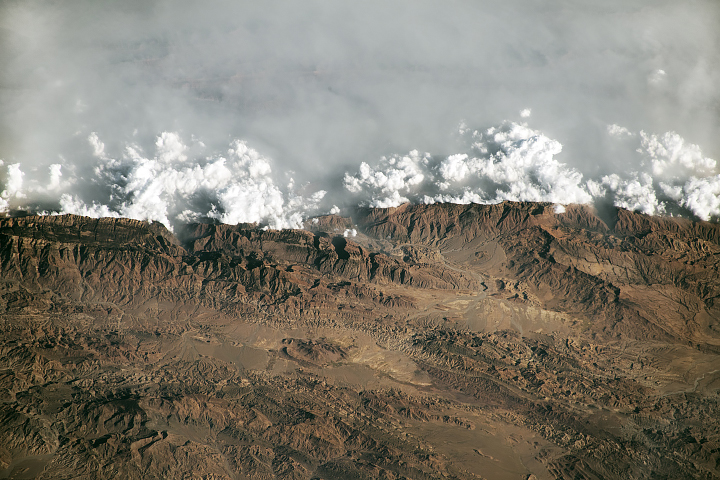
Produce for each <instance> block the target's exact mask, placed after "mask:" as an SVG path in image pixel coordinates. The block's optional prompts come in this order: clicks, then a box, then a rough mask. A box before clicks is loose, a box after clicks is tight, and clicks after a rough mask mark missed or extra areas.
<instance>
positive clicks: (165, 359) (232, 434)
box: [0, 202, 720, 479]
mask: <svg viewBox="0 0 720 480" xmlns="http://www.w3.org/2000/svg"><path fill="white" fill-rule="evenodd" d="M719 264H720V227H719V226H718V225H716V224H710V223H705V222H690V221H688V220H682V219H674V218H658V217H648V216H644V215H640V214H636V213H632V212H628V211H625V210H617V211H616V212H612V214H611V215H603V216H602V218H601V217H600V216H598V214H597V213H596V212H595V211H593V210H592V209H591V208H589V207H585V206H569V207H567V208H566V210H565V212H564V213H559V214H558V213H555V210H554V208H553V206H552V205H548V204H535V203H523V204H517V203H509V202H506V203H503V204H499V205H450V204H438V205H416V206H411V205H404V206H401V207H398V208H393V209H361V210H358V211H357V212H354V214H353V216H352V218H342V217H338V216H328V217H321V218H318V219H314V220H312V221H308V222H307V225H306V230H284V231H273V230H266V229H262V228H259V227H258V226H256V225H243V224H241V225H234V226H231V225H211V224H195V225H187V226H186V227H185V228H183V229H181V230H180V231H178V232H176V234H173V233H171V232H169V231H168V230H166V229H165V228H164V227H163V226H162V225H160V224H148V223H145V222H138V221H134V220H127V219H90V218H84V217H77V216H56V217H22V218H5V219H0V278H2V282H1V284H0V332H1V334H0V398H1V399H2V403H1V404H0V439H1V440H0V478H208V479H209V478H228V479H236V478H328V479H330V478H488V479H494V478H498V479H504V478H508V479H509V478H538V479H539V478H716V477H717V476H719V475H720V466H719V464H718V462H720V426H719V425H718V423H719V420H718V419H720V415H718V413H720V412H719V411H718V400H719V397H718V389H719V388H720V375H719V372H720V356H718V353H719V351H718V349H719V348H720V326H719V325H718V322H720V302H718V296H719V295H720V280H718V278H720V275H719V274H718V266H719Z"/></svg>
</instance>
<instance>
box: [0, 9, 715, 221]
mask: <svg viewBox="0 0 720 480" xmlns="http://www.w3.org/2000/svg"><path fill="white" fill-rule="evenodd" d="M718 25H720V4H718V3H717V2H715V1H688V2H671V1H649V0H648V1H630V2H627V1H624V2H619V1H617V2H615V1H603V2H600V1H578V2H565V1H553V2H539V1H530V0H524V1H503V2H500V1H444V2H429V1H415V2H397V1H384V2H372V1H371V2H362V3H357V2H320V1H297V2H290V1H267V2H244V1H241V2H218V1H212V2H205V3H203V4H202V5H199V4H197V3H196V2H187V1H150V2H133V1H131V2H115V1H105V2H89V1H68V2H50V1H22V2H21V1H4V2H2V3H0V28H1V30H0V66H1V67H2V68H1V69H0V122H1V127H2V131H1V132H0V159H2V162H3V163H2V165H0V210H4V211H13V210H16V209H25V210H31V211H44V212H48V213H52V212H61V213H79V214H86V215H93V216H105V215H122V216H129V217H133V218H139V219H148V220H155V221H162V222H163V223H165V224H167V225H169V226H172V225H173V224H175V223H177V222H184V221H189V220H194V219H198V218H215V219H217V220H220V221H224V222H229V223H233V222H240V221H251V222H252V221H257V222H261V223H265V224H269V225H270V226H272V227H284V226H298V225H300V222H301V221H302V219H303V218H306V217H307V216H309V215H314V214H320V213H328V212H331V211H332V212H336V211H342V209H344V208H346V207H350V206H353V205H356V204H363V205H374V206H390V205H397V204H399V203H402V202H404V201H413V202H435V201H454V202H481V203H482V202H497V201H502V200H506V199H509V200H539V201H550V202H555V203H557V204H558V209H559V210H558V211H561V210H562V204H567V203H573V202H577V203H593V202H612V203H614V204H616V205H619V206H623V207H626V208H631V209H634V210H638V211H642V212H644V213H650V214H684V215H689V216H693V217H696V218H702V219H713V218H717V216H718V215H720V200H719V197H720V176H719V175H718V173H719V171H718V167H717V164H716V161H715V159H717V158H719V157H720V140H719V139H720V135H718V132H719V131H720V129H719V127H720V119H719V118H720V117H719V114H720V91H719V90H718V89H717V85H720V29H718V28H717V26H718Z"/></svg>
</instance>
